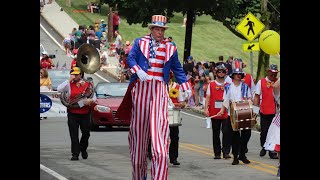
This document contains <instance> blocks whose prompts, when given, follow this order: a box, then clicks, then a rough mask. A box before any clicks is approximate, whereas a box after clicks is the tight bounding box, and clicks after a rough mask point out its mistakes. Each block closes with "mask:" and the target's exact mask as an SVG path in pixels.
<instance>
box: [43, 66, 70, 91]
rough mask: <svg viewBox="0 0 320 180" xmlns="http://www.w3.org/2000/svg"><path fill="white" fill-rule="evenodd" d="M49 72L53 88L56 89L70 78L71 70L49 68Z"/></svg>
mask: <svg viewBox="0 0 320 180" xmlns="http://www.w3.org/2000/svg"><path fill="white" fill-rule="evenodd" d="M48 74H49V77H50V79H51V82H52V89H53V90H54V91H56V90H57V87H58V85H59V84H61V83H63V82H64V81H65V80H67V79H69V77H70V70H69V69H61V70H48Z"/></svg>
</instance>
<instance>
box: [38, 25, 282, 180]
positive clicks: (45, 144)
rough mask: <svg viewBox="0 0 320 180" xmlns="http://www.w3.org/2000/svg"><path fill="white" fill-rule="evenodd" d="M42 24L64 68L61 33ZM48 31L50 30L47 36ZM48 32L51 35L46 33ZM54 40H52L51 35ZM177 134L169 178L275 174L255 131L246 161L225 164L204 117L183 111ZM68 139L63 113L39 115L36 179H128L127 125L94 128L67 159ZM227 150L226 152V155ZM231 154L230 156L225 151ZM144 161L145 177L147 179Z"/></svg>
mask: <svg viewBox="0 0 320 180" xmlns="http://www.w3.org/2000/svg"><path fill="white" fill-rule="evenodd" d="M44 23H45V22H43V23H42V25H43V27H46V28H49V29H47V30H44V29H46V28H42V27H41V26H40V43H42V44H43V45H44V47H45V48H46V50H47V51H48V52H49V53H50V54H51V53H52V54H55V55H56V58H55V59H53V61H54V63H55V64H56V63H57V62H59V66H62V65H63V64H64V63H66V67H67V68H69V67H70V62H71V58H69V57H67V56H66V55H65V52H64V51H63V50H62V49H61V47H60V46H59V43H60V44H61V42H62V39H61V37H59V36H57V35H54V33H55V32H54V30H52V29H50V27H49V26H48V25H45V24H44ZM48 31H50V34H53V35H48ZM50 36H52V37H50ZM54 39H55V40H54ZM90 76H91V77H92V78H93V81H94V84H96V83H98V82H100V81H107V82H115V81H116V80H115V79H113V78H111V77H108V76H107V75H106V74H105V73H103V72H101V71H98V72H96V73H95V74H90ZM181 116H182V126H180V133H179V137H180V139H179V157H178V160H179V162H180V163H181V165H179V166H174V165H172V164H169V175H168V179H170V180H272V179H277V177H276V174H277V167H278V160H277V159H270V158H269V156H268V155H266V156H264V157H260V156H259V152H260V150H261V146H260V133H259V132H257V131H254V130H253V131H252V134H251V138H250V140H249V144H248V149H249V150H248V153H247V154H246V155H247V157H248V159H249V160H250V161H251V163H250V164H246V165H245V164H243V163H242V162H240V164H239V165H231V163H232V158H231V159H223V158H222V159H213V157H214V154H213V150H212V130H211V129H207V128H205V125H204V122H205V120H204V118H203V117H204V116H202V115H200V114H197V113H195V112H192V111H190V110H188V109H185V110H183V112H182V113H181ZM70 146H71V142H70V136H69V131H68V125H67V118H66V117H54V118H53V117H48V118H47V119H43V120H40V179H41V180H55V179H59V180H65V179H69V180H129V179H131V167H132V166H131V161H130V155H129V146H128V128H125V127H124V128H118V127H116V128H113V129H108V128H105V127H100V129H99V130H97V131H91V132H90V139H89V147H88V150H87V151H88V159H82V158H81V157H80V159H79V161H70V157H71V152H70V149H71V147H70ZM230 155H231V154H230ZM231 156H232V155H231ZM150 164H151V162H150V161H149V160H148V177H147V179H150V167H151V166H150Z"/></svg>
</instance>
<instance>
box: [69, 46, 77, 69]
mask: <svg viewBox="0 0 320 180" xmlns="http://www.w3.org/2000/svg"><path fill="white" fill-rule="evenodd" d="M77 53H78V49H74V50H73V51H72V55H71V58H72V61H71V67H70V69H72V68H73V67H76V66H77Z"/></svg>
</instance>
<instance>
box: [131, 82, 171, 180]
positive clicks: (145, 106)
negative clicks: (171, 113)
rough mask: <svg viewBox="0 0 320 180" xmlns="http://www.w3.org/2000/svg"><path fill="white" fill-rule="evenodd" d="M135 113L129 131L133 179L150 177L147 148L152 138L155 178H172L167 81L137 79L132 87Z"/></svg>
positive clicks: (162, 179) (133, 111)
mask: <svg viewBox="0 0 320 180" xmlns="http://www.w3.org/2000/svg"><path fill="white" fill-rule="evenodd" d="M131 94H132V102H133V109H132V117H131V123H130V130H129V135H128V140H129V149H130V155H131V162H132V179H133V180H143V179H146V177H147V170H148V167H147V152H148V151H147V149H148V141H149V139H150V138H151V147H152V164H151V179H152V180H154V179H155V180H167V179H168V134H169V122H168V92H167V85H166V83H165V82H162V81H157V80H151V81H149V82H146V81H137V83H136V84H135V87H133V88H132V91H131Z"/></svg>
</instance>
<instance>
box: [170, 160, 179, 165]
mask: <svg viewBox="0 0 320 180" xmlns="http://www.w3.org/2000/svg"><path fill="white" fill-rule="evenodd" d="M170 163H171V164H173V165H180V163H179V161H177V160H173V161H171V160H170Z"/></svg>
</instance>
